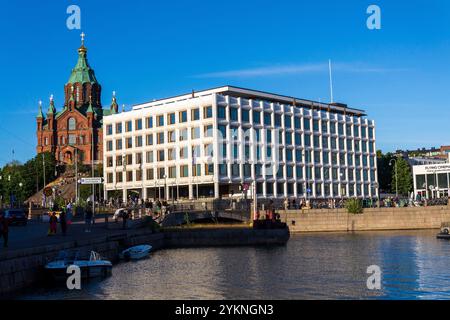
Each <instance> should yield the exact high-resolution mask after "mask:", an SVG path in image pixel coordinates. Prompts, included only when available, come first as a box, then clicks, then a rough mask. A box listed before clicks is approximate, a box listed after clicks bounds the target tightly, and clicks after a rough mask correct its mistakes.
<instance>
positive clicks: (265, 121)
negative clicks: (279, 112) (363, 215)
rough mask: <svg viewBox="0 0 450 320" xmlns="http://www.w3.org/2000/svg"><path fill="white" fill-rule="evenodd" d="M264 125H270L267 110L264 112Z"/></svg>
mask: <svg viewBox="0 0 450 320" xmlns="http://www.w3.org/2000/svg"><path fill="white" fill-rule="evenodd" d="M264 125H266V126H269V127H271V126H272V115H271V114H270V113H268V112H264Z"/></svg>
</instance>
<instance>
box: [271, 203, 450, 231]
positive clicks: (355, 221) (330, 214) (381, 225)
mask: <svg viewBox="0 0 450 320" xmlns="http://www.w3.org/2000/svg"><path fill="white" fill-rule="evenodd" d="M279 213H280V215H281V219H282V221H285V222H287V225H288V226H289V229H290V231H291V232H293V233H296V232H347V231H376V230H415V229H416V230H418V229H438V228H440V226H441V224H442V223H443V222H450V207H449V206H436V207H413V208H373V209H365V210H364V213H362V214H349V213H347V210H346V209H336V210H330V209H324V210H314V209H311V210H307V209H306V210H287V211H284V210H281V211H279Z"/></svg>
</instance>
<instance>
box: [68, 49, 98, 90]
mask: <svg viewBox="0 0 450 320" xmlns="http://www.w3.org/2000/svg"><path fill="white" fill-rule="evenodd" d="M68 83H70V84H74V83H98V82H97V78H96V77H95V73H94V70H92V69H91V67H90V66H89V63H88V60H87V49H86V47H85V46H84V45H82V46H81V47H80V49H78V62H77V65H76V66H75V68H74V69H73V70H72V74H71V75H70V78H69V82H68Z"/></svg>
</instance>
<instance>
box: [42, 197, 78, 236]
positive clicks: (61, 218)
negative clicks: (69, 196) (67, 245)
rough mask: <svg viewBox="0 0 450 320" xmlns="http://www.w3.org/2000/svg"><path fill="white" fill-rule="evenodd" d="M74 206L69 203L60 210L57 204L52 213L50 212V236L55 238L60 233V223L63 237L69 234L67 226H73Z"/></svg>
mask: <svg viewBox="0 0 450 320" xmlns="http://www.w3.org/2000/svg"><path fill="white" fill-rule="evenodd" d="M72 208H73V206H72V204H71V203H69V204H67V205H65V206H63V207H62V208H59V206H58V205H57V204H55V205H54V206H53V208H52V211H50V212H49V224H50V225H49V229H48V235H49V236H54V235H56V234H57V232H58V222H59V224H60V226H61V233H62V235H63V236H65V235H66V234H67V226H68V225H70V224H72V217H73V212H72Z"/></svg>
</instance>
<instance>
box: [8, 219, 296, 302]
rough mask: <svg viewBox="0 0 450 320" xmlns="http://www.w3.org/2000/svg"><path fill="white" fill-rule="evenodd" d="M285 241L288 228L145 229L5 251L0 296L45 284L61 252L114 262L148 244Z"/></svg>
mask: <svg viewBox="0 0 450 320" xmlns="http://www.w3.org/2000/svg"><path fill="white" fill-rule="evenodd" d="M288 240H289V229H288V228H285V229H274V230H253V229H252V228H225V229H224V228H222V229H197V230H196V229H190V230H183V229H181V230H170V231H164V232H157V233H152V232H151V230H148V229H136V230H128V232H124V233H123V234H114V235H110V236H99V237H95V238H91V239H85V240H78V241H69V242H65V243H61V244H57V245H48V246H41V247H34V248H29V249H21V250H14V251H5V252H1V253H0V296H4V297H8V296H11V295H13V294H14V293H15V292H17V291H19V290H23V289H26V288H29V287H32V286H34V285H36V284H39V283H42V282H43V281H45V272H44V266H45V265H46V264H47V263H48V262H49V261H51V260H52V259H54V258H55V257H56V256H58V253H59V252H60V251H62V250H79V251H84V252H85V251H96V252H98V253H100V254H101V255H102V256H103V257H105V258H107V259H108V260H111V261H112V262H117V261H118V256H119V253H120V252H121V251H122V250H124V249H125V248H128V247H131V246H135V245H140V244H150V245H151V246H152V247H153V250H160V249H165V248H185V247H205V246H244V245H282V244H285V243H286V242H287V241H288ZM113 272H114V271H113Z"/></svg>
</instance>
